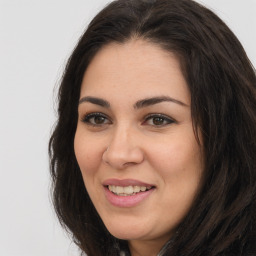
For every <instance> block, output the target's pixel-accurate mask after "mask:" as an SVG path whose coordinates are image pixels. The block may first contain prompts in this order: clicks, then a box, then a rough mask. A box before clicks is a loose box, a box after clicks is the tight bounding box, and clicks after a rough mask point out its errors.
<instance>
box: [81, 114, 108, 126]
mask: <svg viewBox="0 0 256 256" xmlns="http://www.w3.org/2000/svg"><path fill="white" fill-rule="evenodd" d="M96 116H100V117H104V118H106V119H107V120H108V121H109V123H112V121H111V119H110V118H109V116H107V115H106V114H103V113H101V112H91V113H87V114H84V115H83V116H82V118H81V121H82V122H83V123H85V124H87V125H92V126H101V125H104V124H106V123H103V124H93V123H91V122H89V120H90V119H91V118H93V117H96ZM109 123H107V124H109Z"/></svg>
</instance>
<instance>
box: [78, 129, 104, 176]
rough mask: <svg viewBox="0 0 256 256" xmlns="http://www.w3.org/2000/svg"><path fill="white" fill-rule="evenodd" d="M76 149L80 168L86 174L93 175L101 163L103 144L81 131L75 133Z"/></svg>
mask: <svg viewBox="0 0 256 256" xmlns="http://www.w3.org/2000/svg"><path fill="white" fill-rule="evenodd" d="M74 150H75V155H76V159H77V162H78V165H79V167H80V170H81V172H82V174H83V176H84V175H93V174H94V172H95V171H96V170H97V168H98V166H99V164H100V163H101V151H102V145H101V144H100V143H99V141H98V143H97V140H94V139H92V137H91V136H89V135H87V134H84V133H81V132H79V131H77V132H76V134H75V139H74Z"/></svg>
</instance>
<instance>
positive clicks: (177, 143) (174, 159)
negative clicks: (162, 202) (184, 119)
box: [151, 136, 203, 189]
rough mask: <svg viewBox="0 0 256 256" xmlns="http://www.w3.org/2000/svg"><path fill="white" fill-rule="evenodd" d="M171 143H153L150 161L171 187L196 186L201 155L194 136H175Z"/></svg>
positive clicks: (200, 167) (199, 172)
mask: <svg viewBox="0 0 256 256" xmlns="http://www.w3.org/2000/svg"><path fill="white" fill-rule="evenodd" d="M166 141H168V142H170V141H171V143H166V142H165V144H163V143H162V144H159V145H157V144H155V147H154V149H153V150H152V151H151V163H152V165H154V169H155V170H158V172H159V174H160V175H161V176H162V178H163V180H164V182H165V183H170V185H171V187H172V188H174V187H175V188H177V189H183V188H182V187H184V186H188V189H189V188H191V187H193V186H197V184H198V183H199V180H200V177H201V172H202V169H203V167H202V157H201V152H200V148H199V145H198V144H197V142H196V140H195V138H194V137H192V138H190V137H188V136H186V140H184V138H182V137H179V136H177V137H176V138H173V139H172V140H166Z"/></svg>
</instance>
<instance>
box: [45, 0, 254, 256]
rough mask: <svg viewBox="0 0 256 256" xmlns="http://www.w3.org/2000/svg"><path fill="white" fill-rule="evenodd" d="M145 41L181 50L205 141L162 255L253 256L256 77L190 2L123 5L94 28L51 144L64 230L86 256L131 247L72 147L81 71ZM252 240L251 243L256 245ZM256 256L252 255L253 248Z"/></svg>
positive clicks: (62, 95)
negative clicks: (114, 50)
mask: <svg viewBox="0 0 256 256" xmlns="http://www.w3.org/2000/svg"><path fill="white" fill-rule="evenodd" d="M132 38H141V39H144V40H146V41H148V42H151V43H153V44H157V45H159V46H161V47H162V48H163V49H165V50H167V51H170V52H172V53H175V54H176V55H177V56H178V57H179V58H180V62H181V66H182V71H183V74H184V77H185V78H186V81H187V84H188V86H189V90H190V93H191V111H192V120H193V124H194V129H195V134H197V131H198V130H200V132H201V134H202V140H203V145H202V147H203V151H204V159H205V170H204V174H203V178H202V188H201V190H200V192H199V194H198V196H197V198H196V199H195V201H194V203H193V205H192V207H191V209H190V211H189V212H188V214H187V216H186V217H185V219H184V220H183V221H182V223H180V225H179V227H178V229H177V232H176V234H175V235H174V237H172V240H171V241H170V242H169V243H168V244H167V245H166V246H165V247H164V249H163V250H162V252H161V253H162V254H161V255H180V256H181V255H183V256H195V255H196V256H206V255H209V256H217V255H228V256H231V255H236V256H238V255H252V254H250V252H252V253H253V251H254V250H255V248H253V247H252V246H253V245H255V244H256V243H255V212H256V207H255V201H256V200H255V196H256V195H255V192H256V169H255V168H256V76H255V70H254V68H253V66H252V65H251V63H250V61H249V59H248V58H247V55H246V53H245V51H244V49H243V47H242V46H241V44H240V43H239V41H238V39H237V38H236V37H235V35H234V34H233V33H232V32H231V31H230V29H229V28H228V27H227V26H226V25H225V24H224V23H223V21H222V20H220V19H219V18H218V17H217V16H216V15H215V14H214V13H213V12H211V11H210V10H208V9H207V8H205V7H203V6H201V5H199V4H197V3H195V2H194V1H192V0H151V1H150V0H148V1H147V0H117V1H114V2H112V3H110V4H109V5H108V6H106V7H105V8H104V9H103V10H102V11H101V12H100V13H99V14H98V15H97V16H96V17H95V18H94V19H93V20H92V22H91V23H90V24H89V26H88V28H87V30H86V31H85V33H84V34H83V35H82V37H81V38H80V40H79V42H78V44H77V46H76V47H75V49H74V51H73V53H72V55H71V57H70V59H69V61H68V63H67V65H66V69H65V72H64V75H63V78H62V82H61V85H60V89H59V95H58V96H59V98H58V101H59V107H58V120H57V124H56V127H55V129H54V131H53V133H52V136H51V139H50V143H49V154H50V160H51V165H50V166H51V175H52V181H53V202H54V206H55V210H56V213H57V215H58V218H59V220H60V222H61V223H62V225H63V227H65V228H66V229H67V230H68V231H69V232H70V233H71V235H72V237H73V239H74V241H75V242H76V243H77V244H78V246H79V247H80V248H81V250H82V251H83V252H85V253H87V254H88V255H89V256H101V255H102V256H106V255H109V256H115V255H119V252H120V250H121V249H123V250H127V251H128V247H127V243H126V241H122V240H119V239H117V238H115V237H113V236H112V235H111V234H110V233H109V232H108V230H107V229H106V228H105V226H104V224H103V222H102V221H101V219H100V217H99V215H98V213H97V212H96V210H95V208H94V206H93V204H92V202H91V200H90V198H89V196H88V194H87V191H86V188H85V186H84V183H83V179H82V176H81V172H80V170H79V167H78V164H77V161H76V158H75V154H74V149H73V143H74V135H75V131H76V125H77V118H78V114H77V106H78V100H79V95H80V87H81V82H82V78H83V75H84V72H85V70H86V68H87V66H88V65H89V63H90V61H91V59H92V58H93V57H94V56H95V54H97V52H98V51H99V49H101V48H102V47H103V46H104V45H106V44H108V43H110V42H118V43H125V42H127V41H128V40H130V39H132ZM253 239H254V241H253ZM254 252H255V251H254Z"/></svg>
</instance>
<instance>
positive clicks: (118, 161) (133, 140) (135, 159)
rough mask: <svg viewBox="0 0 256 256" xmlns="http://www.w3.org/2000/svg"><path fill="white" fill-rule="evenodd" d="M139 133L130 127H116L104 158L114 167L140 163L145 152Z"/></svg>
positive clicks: (119, 168) (120, 167)
mask: <svg viewBox="0 0 256 256" xmlns="http://www.w3.org/2000/svg"><path fill="white" fill-rule="evenodd" d="M138 136H139V134H137V133H136V132H135V131H132V129H131V128H130V129H129V128H125V129H124V128H123V129H121V128H120V129H116V130H115V131H113V134H112V135H111V139H110V142H109V145H108V147H107V148H106V150H105V152H104V153H103V155H102V160H103V161H104V162H105V163H106V164H108V165H110V166H111V167H112V168H114V169H118V170H121V169H125V168H126V167H127V166H131V165H136V164H140V163H142V162H143V160H144V154H143V150H142V148H141V146H140V145H139V140H138Z"/></svg>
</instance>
